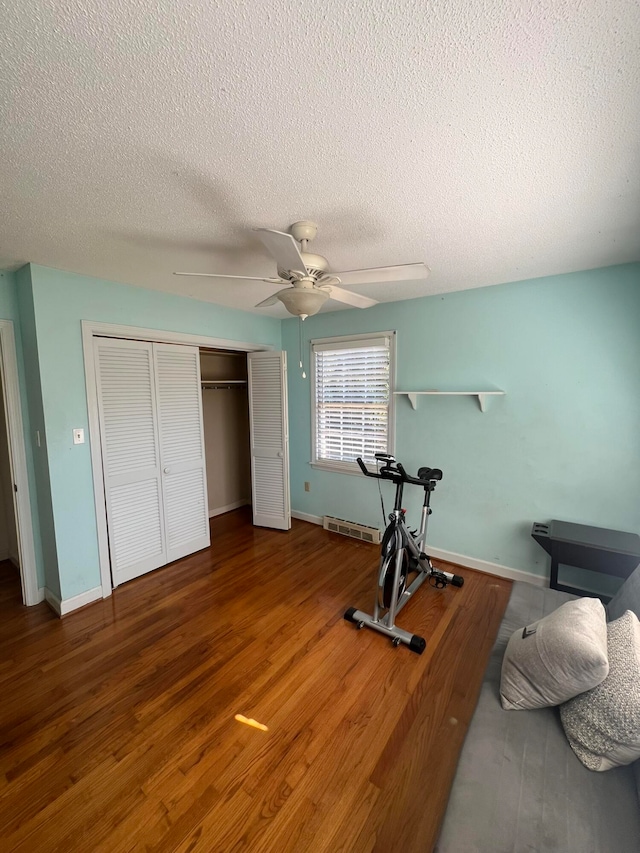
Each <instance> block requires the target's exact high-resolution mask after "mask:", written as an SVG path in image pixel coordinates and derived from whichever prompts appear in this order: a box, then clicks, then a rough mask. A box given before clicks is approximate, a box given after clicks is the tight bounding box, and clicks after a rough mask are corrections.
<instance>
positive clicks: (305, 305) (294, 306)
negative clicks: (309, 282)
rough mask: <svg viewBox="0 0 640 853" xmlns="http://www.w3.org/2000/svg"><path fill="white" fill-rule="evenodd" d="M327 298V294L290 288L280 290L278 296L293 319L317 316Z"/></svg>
mask: <svg viewBox="0 0 640 853" xmlns="http://www.w3.org/2000/svg"><path fill="white" fill-rule="evenodd" d="M328 298H329V293H328V292H326V291H324V290H315V289H312V288H298V287H292V288H290V289H288V290H281V291H280V293H279V294H278V299H279V300H280V302H282V304H283V305H284V307H285V308H286V309H287V311H288V312H289V314H293V316H294V317H303V316H304V317H311V316H312V315H313V314H317V313H318V311H319V310H320V309H321V308H322V306H323V305H324V303H325V302H326V301H327V299H328Z"/></svg>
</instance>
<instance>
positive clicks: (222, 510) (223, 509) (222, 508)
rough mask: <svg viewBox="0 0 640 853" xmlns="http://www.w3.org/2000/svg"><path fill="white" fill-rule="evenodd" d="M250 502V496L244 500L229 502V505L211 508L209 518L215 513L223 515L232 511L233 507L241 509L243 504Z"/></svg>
mask: <svg viewBox="0 0 640 853" xmlns="http://www.w3.org/2000/svg"><path fill="white" fill-rule="evenodd" d="M250 503H251V501H250V500H249V499H248V498H245V499H244V500H242V501H236V502H235V503H232V504H227V506H218V507H216V508H215V509H211V508H209V518H213V517H214V516H215V515H223V514H224V513H225V512H231V510H232V509H240V507H241V506H247V505H248V504H250Z"/></svg>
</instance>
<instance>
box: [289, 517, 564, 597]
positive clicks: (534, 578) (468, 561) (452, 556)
mask: <svg viewBox="0 0 640 853" xmlns="http://www.w3.org/2000/svg"><path fill="white" fill-rule="evenodd" d="M291 515H292V516H293V518H298V519H300V521H308V522H310V523H311V524H320V525H321V524H322V521H323V518H322V516H321V515H309V514H308V513H306V512H298V511H297V510H293V511H292V512H291ZM427 550H428V553H429V556H430V557H434V558H435V559H436V560H444V561H445V562H447V563H454V564H455V565H456V566H463V568H465V569H475V570H476V571H479V572H486V573H487V574H488V575H496V576H497V577H499V578H507V580H511V581H526V582H527V583H532V584H534V585H535V586H549V579H548V578H545V577H542V576H541V575H534V574H533V573H532V572H525V571H523V570H522V569H511V568H509V566H501V565H500V564H499V563H491V562H489V561H488V560H479V559H477V558H476V557H467V555H466V554H456V553H455V552H454V551H443V550H442V549H440V548H432V547H431V546H430V545H429V546H428V548H427Z"/></svg>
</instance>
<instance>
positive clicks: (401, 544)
mask: <svg viewBox="0 0 640 853" xmlns="http://www.w3.org/2000/svg"><path fill="white" fill-rule="evenodd" d="M375 458H376V460H377V461H378V465H379V464H380V463H381V462H382V463H384V464H383V466H382V468H379V470H378V472H377V473H374V472H373V471H369V470H368V469H367V466H366V465H365V464H364V462H363V461H362V459H360V458H358V459H357V460H356V461H357V463H358V465H359V466H360V469H361V471H362V473H363V474H364V475H365V477H375V478H376V479H378V480H391V482H393V483H395V485H396V497H395V503H394V506H393V512H392V513H391V514H390V515H389V524H388V526H387V529H386V530H385V532H384V536H383V537H382V547H381V554H380V567H379V570H378V583H377V589H376V597H375V601H374V605H373V615H372V616H370V615H369V614H368V613H363V612H362V611H361V610H356V609H355V607H350V608H349V610H347V612H346V613H345V614H344V618H345V619H346V620H347V621H348V622H353V623H354V624H355V625H356V626H357V627H358V628H363V627H365V626H366V627H367V628H373V629H374V630H375V631H379V632H380V633H381V634H386V636H387V637H390V638H391V641H392V642H393V645H394V646H399V645H400V643H406V645H407V646H409V648H410V649H411V651H413V652H417V653H418V654H419V655H421V654H422V652H423V651H424V650H425V647H426V645H427V643H426V640H425V639H424V638H423V637H419V636H418V635H417V634H410V633H409V632H408V631H404V630H403V629H402V628H398V626H397V625H396V624H395V619H396V616H397V614H398V613H399V612H400V610H401V609H402V608H403V607H404V606H405V604H406V603H407V601H409V599H410V598H411V596H412V595H413V594H414V593H415V592H417V590H418V589H419V588H420V587H421V586H422V584H423V583H424V582H425V581H426V580H429V582H430V583H431V585H432V586H434V587H436V588H437V589H442V588H443V587H445V586H447V584H452V585H453V586H462V585H463V583H464V578H462V577H460V575H453V574H451V573H450V572H443V571H441V570H440V569H436V568H434V566H433V565H432V563H431V559H430V558H429V557H428V556H427V554H425V553H424V550H423V549H424V543H425V540H426V538H427V524H428V521H429V516H430V515H431V512H432V510H431V507H430V506H429V504H430V501H431V493H432V492H433V490H434V489H435V487H436V483H437V482H438V481H439V480H441V479H442V471H441V470H440V469H439V468H420V470H419V471H418V476H417V477H410V476H409V474H407V472H406V471H405V470H404V468H403V467H402V465H401V463H400V462H397V461H396V459H395V457H393V456H390V455H389V454H388V453H376V454H375ZM405 483H410V484H411V485H413V486H421V487H422V488H423V489H424V503H423V505H422V515H421V518H420V529H419V530H409V529H408V527H407V525H406V523H405V514H406V510H404V509H402V492H403V489H404V484H405ZM381 498H382V494H381ZM383 513H384V505H383ZM414 574H415V577H414V578H413V580H411V581H410V582H409V576H410V575H414ZM407 583H409V585H408V586H407Z"/></svg>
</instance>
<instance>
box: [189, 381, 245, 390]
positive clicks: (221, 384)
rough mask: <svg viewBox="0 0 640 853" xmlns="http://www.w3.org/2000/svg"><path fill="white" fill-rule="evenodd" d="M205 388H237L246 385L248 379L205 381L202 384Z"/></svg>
mask: <svg viewBox="0 0 640 853" xmlns="http://www.w3.org/2000/svg"><path fill="white" fill-rule="evenodd" d="M200 384H201V385H202V387H203V388H236V387H239V386H240V385H246V384H247V380H246V379H203V380H202V381H201V383H200Z"/></svg>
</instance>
